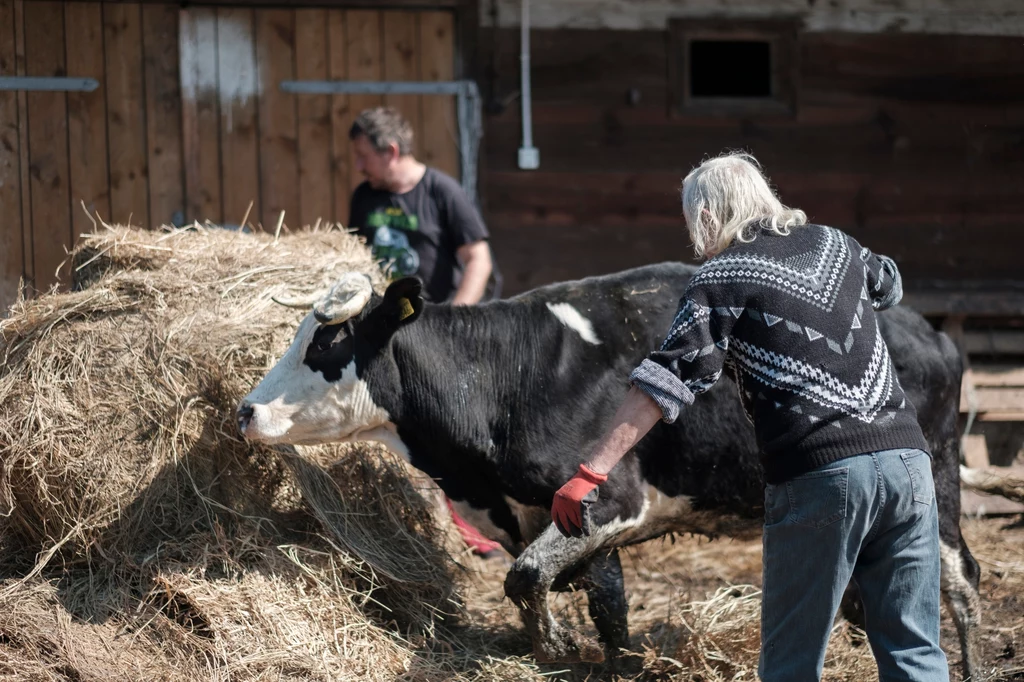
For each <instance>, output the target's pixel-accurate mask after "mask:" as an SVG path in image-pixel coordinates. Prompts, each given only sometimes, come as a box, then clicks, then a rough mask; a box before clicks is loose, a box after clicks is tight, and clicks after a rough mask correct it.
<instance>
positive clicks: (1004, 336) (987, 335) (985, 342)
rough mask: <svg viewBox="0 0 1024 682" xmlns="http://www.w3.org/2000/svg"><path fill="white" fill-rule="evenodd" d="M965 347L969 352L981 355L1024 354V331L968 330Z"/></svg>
mask: <svg viewBox="0 0 1024 682" xmlns="http://www.w3.org/2000/svg"><path fill="white" fill-rule="evenodd" d="M964 347H965V350H966V351H967V352H968V353H971V354H975V355H981V354H985V353H993V354H999V355H1024V332H1014V331H994V332H983V331H966V332H964Z"/></svg>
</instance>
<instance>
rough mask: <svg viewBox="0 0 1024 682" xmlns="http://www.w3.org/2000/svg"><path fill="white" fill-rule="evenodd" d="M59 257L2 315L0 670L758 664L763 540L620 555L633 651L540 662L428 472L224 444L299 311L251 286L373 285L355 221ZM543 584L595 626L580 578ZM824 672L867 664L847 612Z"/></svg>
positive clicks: (633, 671) (48, 673)
mask: <svg viewBox="0 0 1024 682" xmlns="http://www.w3.org/2000/svg"><path fill="white" fill-rule="evenodd" d="M74 263H75V268H76V287H75V291H73V292H71V293H66V294H53V295H47V296H43V297H40V298H38V299H35V300H32V301H27V302H21V303H20V304H18V305H17V306H16V307H15V308H14V309H13V311H12V314H11V317H10V318H9V319H7V320H4V321H3V322H0V362H2V365H0V465H2V470H0V504H2V509H0V511H2V512H3V513H4V514H5V516H4V517H3V518H0V521H2V522H3V526H2V528H0V530H2V532H0V678H3V679H12V680H17V681H18V682H22V681H28V680H108V679H109V680H142V679H145V680H168V681H170V680H181V679H184V680H218V681H219V680H229V679H230V680H327V679H331V680H342V681H344V680H394V679H400V680H416V681H425V682H426V681H430V682H433V681H434V680H437V681H441V680H461V681H465V682H475V681H477V680H516V681H519V680H521V681H523V682H527V681H529V682H541V681H543V680H559V679H561V680H596V679H603V680H681V681H686V680H690V681H694V682H696V681H698V680H699V681H701V682H711V681H717V680H754V679H756V666H757V649H758V637H759V594H758V592H757V588H756V586H754V585H752V583H756V581H757V576H758V575H759V573H760V551H759V546H758V544H757V543H739V542H728V543H723V542H715V543H708V542H705V541H697V540H694V539H692V538H689V539H687V538H683V539H681V541H680V542H679V543H678V544H671V545H670V544H669V543H667V542H665V543H647V544H645V545H643V546H641V547H639V548H634V549H631V550H629V551H628V552H627V557H628V558H627V559H626V560H625V564H626V572H627V582H626V585H627V589H628V590H629V592H630V594H631V597H630V602H631V613H630V629H631V632H632V633H633V649H634V651H635V652H636V654H635V655H634V656H632V657H630V658H629V659H628V660H627V662H626V664H625V665H624V667H623V668H622V669H619V670H617V671H612V670H609V669H608V668H603V667H601V666H597V667H590V666H538V665H537V664H535V663H533V660H532V657H531V656H530V651H529V640H528V638H527V637H526V635H525V633H524V632H523V629H522V626H521V624H520V622H519V619H518V617H517V614H516V612H515V609H514V607H512V605H511V604H510V603H509V602H508V601H507V600H504V599H503V591H502V586H501V584H502V579H503V578H504V572H505V568H506V566H505V565H502V564H500V563H494V562H484V561H483V560H481V559H478V558H475V557H470V556H465V551H466V550H465V548H464V547H461V546H460V545H459V544H458V543H456V542H453V536H452V533H450V524H449V523H448V521H447V516H446V515H445V514H443V513H442V514H440V515H438V514H436V513H435V512H436V511H437V510H438V509H443V507H441V505H438V504H436V496H435V490H434V488H433V487H432V484H431V483H430V482H429V481H426V480H425V479H424V478H423V477H422V475H419V474H418V473H417V472H415V471H411V470H410V469H409V468H408V467H406V466H405V465H404V464H403V463H401V462H399V461H397V460H395V459H394V458H393V457H391V456H390V455H388V454H387V453H386V452H384V451H383V450H382V449H380V448H376V447H370V446H357V447H331V448H297V449H295V450H289V449H271V448H264V447H251V446H249V445H246V444H245V443H243V442H241V441H240V440H239V439H238V438H237V436H236V431H235V427H234V420H233V410H234V406H235V403H236V402H237V400H238V398H239V397H240V396H242V395H244V394H245V393H246V392H247V390H248V389H249V387H251V386H252V385H253V384H255V383H256V382H257V381H258V379H259V378H260V377H261V376H262V374H263V373H264V372H265V370H266V369H267V368H268V366H269V364H270V363H271V362H272V361H273V359H274V358H276V357H278V356H279V355H280V353H281V352H282V351H283V350H284V348H285V347H286V346H287V344H288V343H289V342H290V340H291V338H292V335H293V332H294V328H295V325H296V324H297V322H298V320H299V319H300V318H301V315H302V313H301V312H299V311H296V310H293V309H289V308H285V307H282V306H280V305H278V304H276V303H274V302H273V301H272V299H271V297H272V296H293V295H295V296H301V295H303V294H304V293H307V292H310V291H312V290H314V289H317V288H320V287H322V286H324V285H326V284H327V283H329V282H330V281H331V280H332V279H333V278H334V277H336V276H337V275H338V274H340V273H341V272H344V271H346V270H351V269H356V270H360V271H363V272H367V273H369V274H371V276H372V277H373V278H374V281H375V283H376V284H377V285H378V286H379V285H380V284H382V280H381V278H380V276H379V273H378V272H377V270H376V268H375V267H374V266H373V264H372V262H371V260H370V257H369V253H368V251H367V250H366V249H365V247H363V246H362V245H361V244H359V243H358V242H357V240H355V239H354V238H352V237H350V236H348V235H346V234H344V233H342V232H339V231H337V230H325V231H319V232H316V231H314V232H310V231H304V232H301V233H294V234H285V235H282V236H281V238H280V239H279V240H275V239H274V238H273V237H271V236H268V235H263V234H255V235H248V234H241V233H235V232H230V231H222V230H219V229H202V228H200V229H190V230H184V231H155V232H140V231H130V230H124V229H111V230H102V231H99V232H97V233H96V234H93V235H87V236H86V237H85V238H84V240H83V242H82V244H81V246H80V247H79V248H78V249H77V250H76V252H75V253H74ZM986 528H988V527H987V526H978V527H977V528H976V527H974V526H972V525H971V524H968V525H967V526H965V532H967V533H968V536H969V540H971V543H972V547H973V548H974V550H975V554H976V555H977V556H978V557H979V561H980V562H981V564H982V568H983V595H987V598H988V599H990V600H994V599H996V598H997V597H998V598H999V599H1000V600H1002V601H1001V603H1003V604H1005V605H1006V610H1007V611H1008V612H1010V611H1012V612H1013V614H1014V615H1013V617H1012V618H1009V619H1007V618H1004V619H1003V620H1002V621H1001V622H1000V621H998V620H995V619H993V618H990V616H989V615H986V620H985V623H984V627H985V629H986V633H987V636H988V638H989V640H991V643H990V644H987V645H986V646H987V647H988V651H987V655H986V660H987V661H989V662H991V661H993V660H995V659H998V658H999V657H1000V656H1001V654H1000V652H1003V651H1004V650H1005V651H1010V650H1011V649H1014V650H1015V647H1017V646H1018V645H1019V644H1020V642H1021V634H1022V633H1024V621H1022V620H1021V616H1020V614H1021V613H1024V611H1022V610H1021V609H1020V606H1021V601H1020V600H1021V597H1020V595H1021V594H1024V582H1022V580H1024V578H1022V576H1024V557H1022V555H1021V554H1020V552H1021V550H1020V547H1024V543H1021V542H1018V544H1017V545H1016V547H1017V549H1016V550H1014V552H1012V553H1007V552H1006V551H1005V548H1004V547H1002V546H1001V543H1002V542H1003V539H1002V536H1001V534H1000V533H998V532H990V533H988V535H985V534H984V533H982V531H983V530H985V529H986ZM979 529H980V530H979ZM986 532H987V531H986ZM1018 534H1019V533H1018ZM989 536H991V537H989ZM982 540H984V542H982ZM456 552H458V554H461V555H462V557H461V558H459V564H458V565H457V564H455V563H454V562H453V561H452V559H451V555H452V554H455V553H456ZM631 560H632V562H631ZM459 566H462V567H463V568H468V569H469V570H462V569H461V568H459ZM723 585H725V587H722V586H723ZM460 597H461V599H460ZM462 601H465V604H466V605H465V608H464V609H460V608H459V604H460V603H461V602H462ZM553 603H554V605H555V607H556V617H557V618H559V619H561V620H563V621H566V622H569V623H572V624H574V625H575V626H577V627H581V628H583V629H585V630H587V631H588V632H589V634H591V635H593V626H592V624H591V623H590V622H589V619H588V618H587V616H586V599H585V596H583V595H581V594H570V595H559V596H557V597H556V598H554V599H553ZM449 612H456V613H457V614H458V617H457V618H455V619H453V618H451V617H448V616H447V614H448V613H449ZM944 628H945V630H948V629H949V625H948V623H947V624H946V625H944ZM945 630H944V637H945V636H947V635H948V633H946V632H945ZM947 639H948V637H947ZM987 641H988V640H987ZM954 663H955V661H954ZM997 667H1000V668H1001V670H1002V672H1003V674H1004V677H1002V678H1000V679H1014V675H1016V673H1017V672H1018V671H1019V666H1014V664H1013V663H1012V662H1011V661H1010V660H1009V659H1008V660H1007V662H1006V664H1005V665H1000V666H997ZM954 673H955V669H954ZM824 679H825V680H829V681H840V680H844V681H845V680H870V679H875V673H874V663H873V659H872V658H871V653H870V650H869V647H867V646H866V645H865V644H864V643H863V637H862V635H861V633H859V632H858V631H856V630H855V629H854V628H852V627H851V626H849V625H848V624H846V623H844V622H842V621H840V622H839V623H837V625H836V627H835V629H834V630H833V633H832V639H831V643H830V648H829V652H828V658H827V660H826V668H825V675H824Z"/></svg>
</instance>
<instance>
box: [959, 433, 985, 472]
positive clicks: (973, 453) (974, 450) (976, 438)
mask: <svg viewBox="0 0 1024 682" xmlns="http://www.w3.org/2000/svg"><path fill="white" fill-rule="evenodd" d="M963 450H964V463H965V464H966V465H967V466H968V467H971V468H978V467H987V466H988V465H989V461H988V444H987V443H986V442H985V434H983V433H968V434H965V435H964V437H963Z"/></svg>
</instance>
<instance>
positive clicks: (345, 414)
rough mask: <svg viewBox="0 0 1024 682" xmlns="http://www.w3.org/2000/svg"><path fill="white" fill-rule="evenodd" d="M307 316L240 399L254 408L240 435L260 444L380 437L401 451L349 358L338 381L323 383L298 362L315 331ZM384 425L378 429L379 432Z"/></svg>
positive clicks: (388, 419) (320, 376)
mask: <svg viewBox="0 0 1024 682" xmlns="http://www.w3.org/2000/svg"><path fill="white" fill-rule="evenodd" d="M317 326H318V325H317V323H316V320H315V319H314V318H313V316H312V315H307V316H306V319H304V320H303V321H302V324H301V325H299V329H298V331H297V332H296V334H295V339H294V340H293V341H292V345H291V346H290V347H289V348H288V350H287V351H286V352H285V354H284V355H283V356H282V357H281V359H280V360H279V361H278V362H277V364H276V365H274V366H273V367H272V368H271V370H270V371H269V372H267V375H266V376H265V377H264V378H263V381H261V382H260V383H259V385H258V386H256V388H254V389H253V390H252V392H251V393H250V394H249V395H247V396H246V397H245V402H246V403H248V404H249V405H250V406H251V407H252V410H253V415H252V418H251V419H250V421H249V423H248V425H247V426H246V427H245V429H244V431H243V435H244V436H245V437H246V438H247V439H249V440H253V441H259V442H263V443H289V444H293V445H314V444H320V443H337V442H345V441H354V440H364V439H365V438H364V437H363V434H367V433H370V434H373V435H374V436H375V437H374V438H373V439H374V440H377V439H378V438H385V439H387V440H386V444H388V446H389V447H392V445H393V446H394V448H395V449H396V452H398V453H399V454H402V450H405V453H406V455H407V453H408V449H407V448H405V447H404V444H401V445H398V444H399V443H401V439H398V438H397V433H394V438H391V437H390V436H388V435H387V433H386V431H387V428H386V427H387V425H388V424H390V423H391V417H390V415H388V413H387V411H386V410H384V409H383V408H381V407H380V406H379V405H377V404H376V403H375V402H374V401H373V398H372V397H371V396H370V390H369V387H368V386H367V385H366V382H365V381H363V380H362V379H360V378H359V377H358V376H356V367H355V362H354V361H353V362H350V363H349V364H348V366H347V367H345V369H344V370H342V373H341V377H340V378H339V379H338V380H337V381H328V380H327V379H325V378H324V375H323V374H321V373H320V372H315V371H313V370H312V369H310V367H309V366H308V365H306V364H304V363H303V358H304V357H305V355H306V347H307V346H308V345H309V343H310V341H311V340H312V339H313V334H314V332H315V331H316V329H317ZM382 429H383V430H382Z"/></svg>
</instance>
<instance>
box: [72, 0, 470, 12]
mask: <svg viewBox="0 0 1024 682" xmlns="http://www.w3.org/2000/svg"><path fill="white" fill-rule="evenodd" d="M68 1H69V2H80V1H84V0H68ZM105 2H106V3H107V4H111V5H116V4H118V3H127V4H133V5H139V4H143V5H163V4H168V0H105ZM170 4H175V5H179V6H181V7H185V6H190V7H195V6H199V5H211V6H223V7H231V6H234V7H250V8H252V7H266V8H309V7H339V8H372V9H377V10H388V9H412V10H422V9H437V8H438V7H459V6H460V5H465V4H467V0H386V1H385V2H380V1H378V0H187V1H186V0H178V2H171V3H170Z"/></svg>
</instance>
